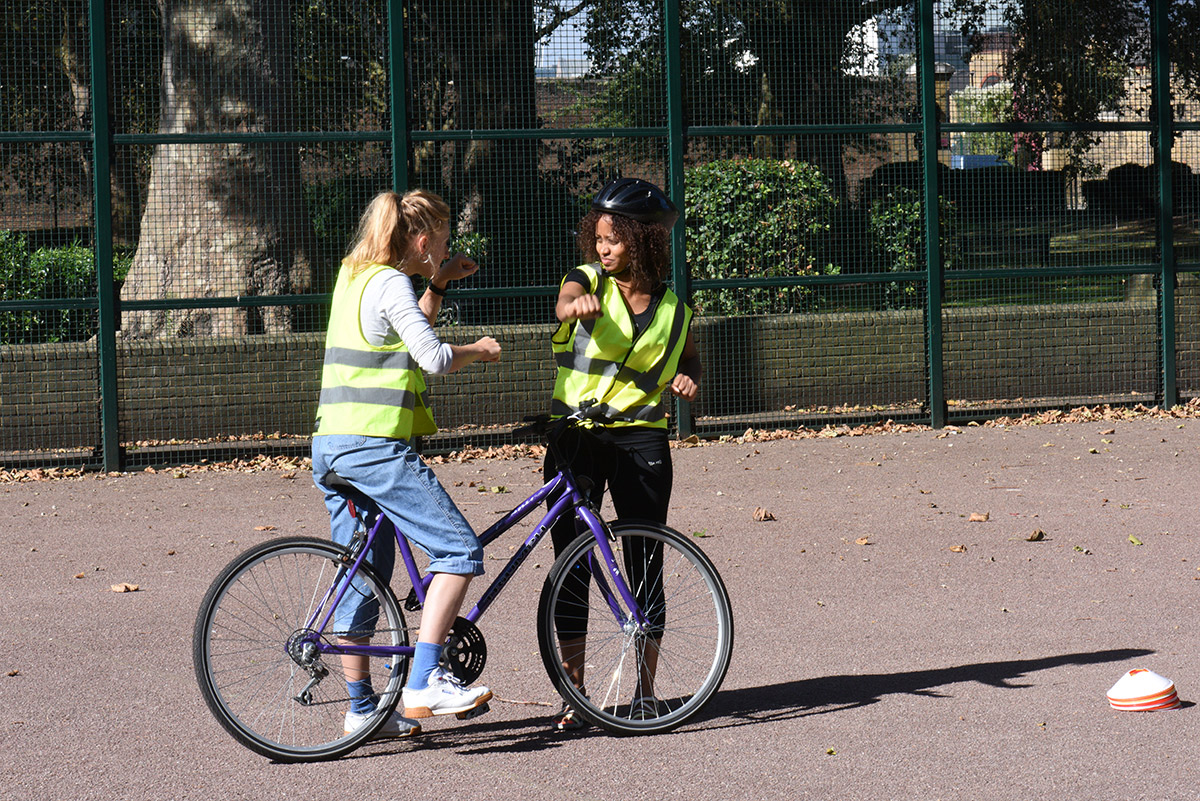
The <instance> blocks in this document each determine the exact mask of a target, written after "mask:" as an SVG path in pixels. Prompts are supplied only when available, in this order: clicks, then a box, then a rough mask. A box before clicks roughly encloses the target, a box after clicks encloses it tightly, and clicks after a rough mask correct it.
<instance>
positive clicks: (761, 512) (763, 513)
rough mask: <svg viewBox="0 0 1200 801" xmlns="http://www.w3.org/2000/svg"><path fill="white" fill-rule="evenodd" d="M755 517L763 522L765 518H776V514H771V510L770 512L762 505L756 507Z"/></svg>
mask: <svg viewBox="0 0 1200 801" xmlns="http://www.w3.org/2000/svg"><path fill="white" fill-rule="evenodd" d="M754 519H755V520H758V521H759V522H762V521H765V520H774V519H775V515H773V514H771V513H770V512H768V511H767V510H766V509H764V508H762V507H761V506H757V507H755V509H754Z"/></svg>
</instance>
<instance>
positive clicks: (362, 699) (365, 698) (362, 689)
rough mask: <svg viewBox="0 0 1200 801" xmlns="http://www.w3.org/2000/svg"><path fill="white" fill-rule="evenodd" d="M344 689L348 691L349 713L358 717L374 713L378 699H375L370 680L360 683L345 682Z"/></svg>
mask: <svg viewBox="0 0 1200 801" xmlns="http://www.w3.org/2000/svg"><path fill="white" fill-rule="evenodd" d="M346 689H347V690H349V691H350V711H351V712H354V713H355V714H358V715H366V714H368V713H371V712H374V711H375V704H376V702H377V700H378V699H376V697H375V690H374V689H372V687H371V680H370V679H363V680H362V681H348V682H346Z"/></svg>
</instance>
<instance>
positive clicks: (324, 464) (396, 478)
mask: <svg viewBox="0 0 1200 801" xmlns="http://www.w3.org/2000/svg"><path fill="white" fill-rule="evenodd" d="M312 443H313V444H312V462H313V481H314V482H316V485H317V488H318V489H320V490H321V492H322V493H324V495H325V507H326V508H327V509H328V510H329V521H330V533H331V535H332V537H333V541H334V542H336V543H338V544H340V545H347V544H349V543H350V540H351V539H352V538H353V537H354V531H355V529H356V527H357V521H356V520H355V519H354V518H353V517H352V516H351V515H350V513H349V512H348V511H347V509H346V499H345V498H344V497H342V496H341V495H339V494H338V493H337V492H335V491H334V490H332V489H330V488H329V487H327V486H326V485H325V484H323V483H322V480H323V479H324V477H325V476H326V475H327V474H328V473H330V472H334V473H337V475H339V476H341V477H342V478H344V479H345V480H346V481H348V482H350V483H351V484H353V485H354V487H355V488H357V489H358V490H359V491H361V492H362V493H363V494H364V495H366V496H367V497H368V498H370V499H371V500H372V501H374V502H375V504H376V505H378V507H379V508H380V509H382V510H383V511H384V513H385V514H387V516H388V519H390V520H391V521H392V522H393V523H394V524H395V525H396V527H397V528H398V529H400V531H402V532H403V533H404V535H405V536H406V537H408V539H409V540H411V541H412V542H413V543H414V544H415V545H416V546H417V547H419V548H420V549H421V550H422V551H424V552H425V553H426V554H427V555H428V556H429V567H428V570H429V572H431V573H457V574H460V575H473V576H478V575H480V574H482V573H483V547H482V546H481V545H480V544H479V537H478V536H476V534H475V531H474V529H472V528H471V524H470V523H468V522H467V520H466V518H464V517H463V515H462V512H460V511H459V510H458V507H457V506H455V505H454V501H452V500H450V496H449V495H447V494H446V490H445V489H444V488H443V487H442V485H441V482H439V481H438V480H437V476H435V475H434V474H433V470H431V469H430V468H429V466H428V465H426V464H425V462H424V461H423V460H422V459H421V457H420V456H419V455H418V454H417V452H416V451H414V450H413V449H412V447H411V446H410V445H409V443H408V442H407V441H405V440H401V439H385V438H382V437H363V436H358V435H349V434H331V435H322V436H316V437H313V440H312ZM395 559H396V542H395V539H394V538H392V537H391V536H390V534H389V535H388V536H386V537H385V536H383V532H380V536H379V537H378V538H377V539H376V540H375V545H374V547H372V549H371V553H370V554H369V555H368V560H369V561H370V563H371V566H372V567H373V568H375V571H376V572H377V573H379V575H380V578H382V579H383V580H385V581H391V577H392V570H393V566H394V565H395ZM348 600H350V599H349V598H347V599H344V600H343V602H342V604H341V605H340V606H339V608H338V613H337V617H338V619H339V628H342V627H343V624H344V623H345V622H346V621H345V615H346V613H347V612H348V611H349V610H346V609H343V608H342V607H345V606H346V605H347V603H346V602H347V601H348ZM351 605H353V603H352V604H351ZM370 616H371V613H370V612H369V610H363V613H360V614H356V615H354V617H355V618H356V619H360V618H364V617H370Z"/></svg>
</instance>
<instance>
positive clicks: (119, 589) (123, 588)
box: [112, 581, 138, 592]
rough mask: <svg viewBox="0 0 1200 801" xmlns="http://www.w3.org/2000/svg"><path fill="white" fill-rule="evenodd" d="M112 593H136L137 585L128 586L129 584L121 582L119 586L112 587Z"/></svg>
mask: <svg viewBox="0 0 1200 801" xmlns="http://www.w3.org/2000/svg"><path fill="white" fill-rule="evenodd" d="M112 591H113V592H137V591H138V585H136V584H130V583H129V582H126V581H122V582H121V583H120V584H114V585H112Z"/></svg>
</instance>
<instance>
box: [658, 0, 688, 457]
mask: <svg viewBox="0 0 1200 801" xmlns="http://www.w3.org/2000/svg"><path fill="white" fill-rule="evenodd" d="M663 6H664V7H663V28H664V31H663V35H664V37H665V39H666V41H664V42H663V45H664V46H665V49H666V54H667V64H666V68H667V161H668V166H667V183H668V186H667V194H668V195H669V196H670V197H671V199H672V200H674V201H675V204H676V205H677V206H679V208H680V210H681V211H683V212H686V210H685V209H684V204H683V191H684V180H683V157H684V152H685V151H686V149H687V143H686V142H685V141H684V130H683V68H682V66H681V64H680V57H679V29H680V25H681V24H682V21H681V20H680V17H679V0H665V2H664V3H663ZM671 280H672V282H673V283H674V285H675V293H676V294H677V295H679V298H680V300H682V301H683V302H684V303H688V304H690V303H691V302H692V286H691V279H690V276H689V275H688V268H687V220H686V218H685V216H684V215H683V214H681V215H680V218H679V222H677V223H675V227H674V228H672V229H671ZM675 409H676V411H677V414H676V423H677V430H678V434H679V437H680V439H683V438H684V437H690V436H691V435H692V432H693V430H694V426H693V420H692V404H690V403H688V402H687V401H685V400H683V399H682V398H677V399H676V401H675Z"/></svg>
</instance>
